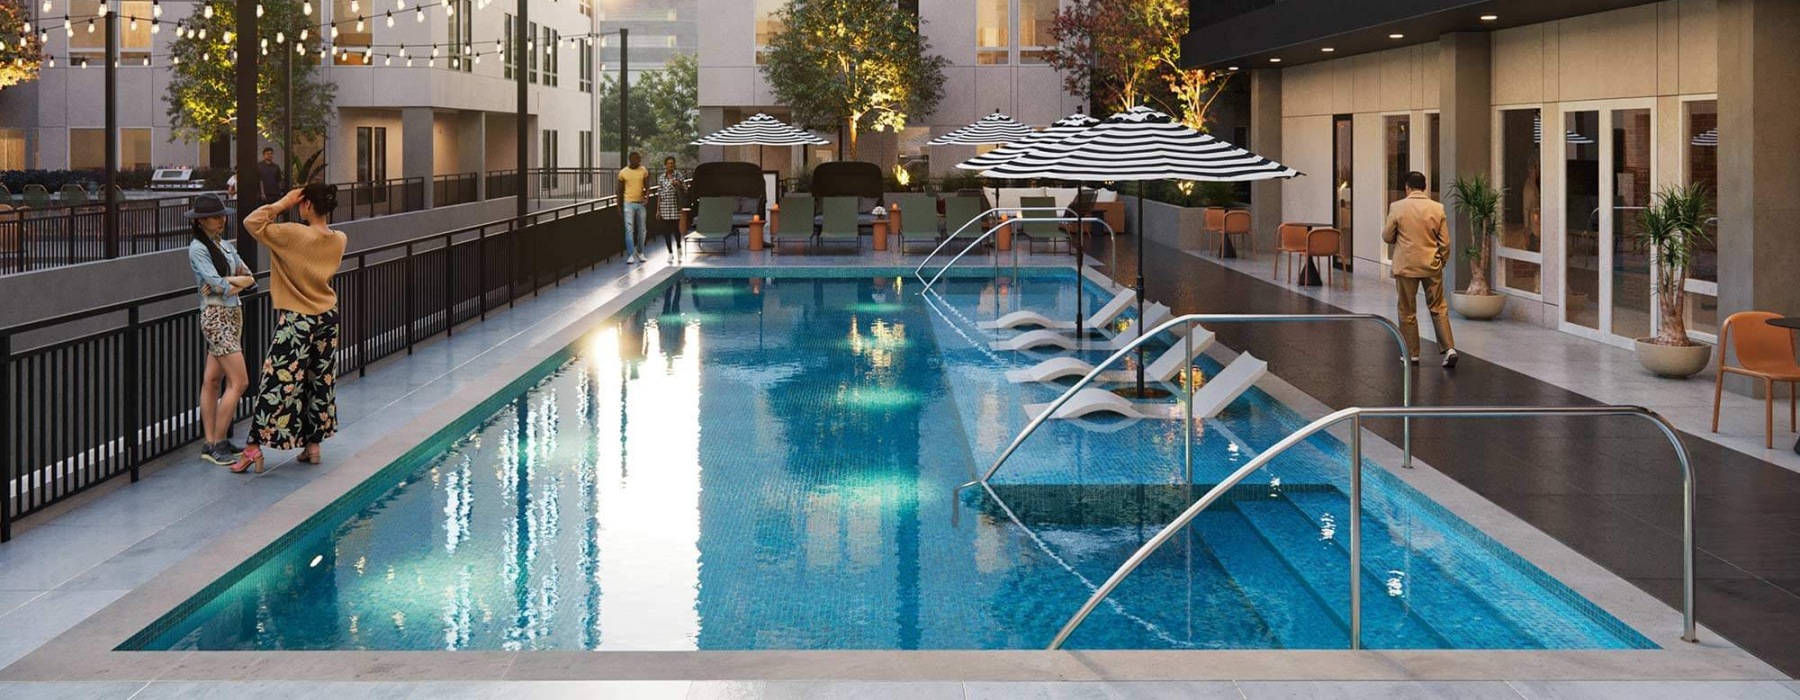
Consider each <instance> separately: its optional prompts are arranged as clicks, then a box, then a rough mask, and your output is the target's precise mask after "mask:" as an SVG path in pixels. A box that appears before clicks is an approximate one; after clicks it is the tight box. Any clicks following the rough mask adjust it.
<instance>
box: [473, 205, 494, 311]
mask: <svg viewBox="0 0 1800 700" xmlns="http://www.w3.org/2000/svg"><path fill="white" fill-rule="evenodd" d="M487 241H488V235H487V227H486V226H483V227H481V228H479V229H476V230H475V288H476V292H475V305H476V307H477V308H479V309H480V310H481V320H483V321H486V320H487V298H488V292H489V291H490V290H491V289H492V288H491V287H489V286H488V276H487V272H488V268H487V259H488V254H487Z"/></svg>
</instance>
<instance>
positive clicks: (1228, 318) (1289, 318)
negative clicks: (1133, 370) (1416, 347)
mask: <svg viewBox="0 0 1800 700" xmlns="http://www.w3.org/2000/svg"><path fill="white" fill-rule="evenodd" d="M1360 320H1370V321H1375V322H1376V323H1379V324H1381V327H1382V328H1386V329H1387V331H1388V333H1390V334H1392V335H1393V336H1394V342H1395V343H1397V344H1398V345H1399V347H1400V405H1401V406H1403V407H1410V406H1412V364H1411V363H1410V362H1409V361H1408V356H1407V351H1406V339H1405V338H1404V337H1402V336H1401V335H1400V327H1399V326H1396V325H1394V322H1393V321H1390V320H1388V319H1387V317H1386V316H1377V315H1375V314H1186V315H1183V316H1177V317H1175V318H1172V319H1169V320H1168V321H1165V322H1163V324H1162V325H1159V326H1157V327H1155V328H1152V329H1150V330H1149V331H1146V332H1145V333H1144V334H1143V335H1140V336H1138V337H1137V338H1136V339H1135V340H1132V341H1131V342H1130V343H1127V344H1126V345H1125V347H1122V348H1120V349H1119V350H1118V351H1117V352H1114V353H1113V354H1112V356H1111V357H1108V358H1106V360H1105V361H1103V362H1101V363H1100V364H1097V365H1094V368H1093V369H1092V370H1089V371H1088V373H1087V376H1084V377H1082V378H1081V381H1078V382H1075V384H1074V385H1073V386H1070V387H1069V388H1068V390H1067V391H1064V392H1063V393H1062V395H1061V396H1058V397H1056V400H1055V401H1051V402H1050V405H1049V407H1048V408H1046V409H1044V411H1043V412H1042V413H1039V414H1038V415H1037V416H1035V417H1033V418H1032V419H1031V422H1030V423H1027V424H1026V425H1025V429H1024V430H1021V431H1019V434H1018V436H1016V437H1014V438H1013V441H1012V444H1010V445H1007V446H1006V450H1005V451H1002V452H1001V453H1000V456H999V457H998V458H995V459H994V463H993V465H992V466H989V467H988V469H987V471H986V472H985V473H983V474H982V475H981V478H979V479H976V480H975V481H971V482H969V483H967V484H963V485H964V486H974V485H975V484H977V483H982V484H985V483H987V480H988V479H991V478H993V477H994V473H995V472H998V471H1000V465H1002V464H1005V463H1006V460H1007V458H1009V457H1011V456H1012V455H1013V453H1014V452H1016V451H1018V449H1019V445H1021V444H1024V442H1025V438H1028V437H1031V434H1032V433H1034V432H1037V429H1038V426H1041V425H1043V424H1044V421H1047V420H1049V419H1050V416H1052V415H1054V414H1055V413H1056V409H1059V408H1062V405H1063V404H1065V403H1068V402H1069V399H1071V398H1074V397H1075V394H1076V393H1077V392H1080V391H1081V390H1082V389H1084V388H1086V387H1087V385H1089V384H1092V383H1093V382H1094V380H1095V379H1096V378H1098V377H1099V376H1100V375H1101V373H1103V372H1105V371H1106V369H1107V368H1109V367H1111V366H1113V365H1114V364H1117V363H1118V361H1119V360H1121V359H1124V358H1125V356H1127V355H1130V354H1131V352H1132V351H1133V350H1136V349H1137V348H1138V346H1140V345H1143V344H1144V343H1146V342H1149V340H1150V339H1151V338H1154V337H1156V336H1157V335H1158V334H1160V333H1162V332H1163V331H1167V330H1169V329H1172V328H1174V327H1175V326H1177V325H1182V324H1187V325H1189V327H1190V330H1191V326H1192V324H1195V323H1203V324H1204V323H1260V322H1265V321H1267V322H1318V321H1360ZM1192 362H1193V361H1192V360H1189V363H1190V364H1191V363H1192ZM1190 384H1192V382H1190ZM1193 393H1194V392H1193V389H1192V387H1191V386H1190V387H1189V389H1188V392H1187V394H1188V398H1187V404H1188V405H1187V409H1186V410H1187V412H1188V413H1189V415H1186V418H1185V420H1188V421H1191V420H1192V416H1191V412H1192V410H1193ZM1184 425H1185V423H1184ZM1187 434H1188V435H1189V436H1190V437H1191V436H1192V435H1193V427H1192V426H1191V425H1189V426H1188V430H1187ZM1401 449H1402V450H1403V452H1404V455H1405V459H1404V461H1403V462H1402V466H1405V467H1411V466H1412V422H1411V421H1410V420H1409V421H1404V425H1403V429H1402V436H1401ZM1191 452H1192V451H1191V449H1190V450H1189V453H1190V456H1189V457H1188V459H1189V464H1188V465H1187V472H1188V473H1190V474H1191V473H1192V472H1193V464H1192V456H1191Z"/></svg>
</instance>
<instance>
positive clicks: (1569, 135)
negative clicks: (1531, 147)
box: [1531, 116, 1599, 146]
mask: <svg viewBox="0 0 1800 700" xmlns="http://www.w3.org/2000/svg"><path fill="white" fill-rule="evenodd" d="M1543 140H1544V119H1543V117H1542V116H1536V117H1532V118H1531V142H1532V143H1542V142H1543ZM1563 143H1566V144H1569V145H1571V146H1592V145H1594V144H1596V143H1599V142H1598V141H1595V140H1593V139H1591V138H1588V137H1586V136H1582V135H1581V134H1580V133H1579V132H1577V131H1575V130H1574V129H1570V130H1568V131H1566V132H1564V133H1563Z"/></svg>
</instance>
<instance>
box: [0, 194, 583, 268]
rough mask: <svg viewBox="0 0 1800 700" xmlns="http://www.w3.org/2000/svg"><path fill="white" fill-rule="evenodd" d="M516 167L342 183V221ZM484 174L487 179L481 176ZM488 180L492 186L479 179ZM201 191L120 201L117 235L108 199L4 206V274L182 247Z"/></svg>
mask: <svg viewBox="0 0 1800 700" xmlns="http://www.w3.org/2000/svg"><path fill="white" fill-rule="evenodd" d="M518 172H519V171H518V170H496V171H489V172H487V173H456V174H451V175H438V176H436V177H433V178H431V179H430V181H427V180H426V179H425V178H422V177H412V178H401V179H397V180H387V181H383V182H344V183H337V187H338V209H337V212H336V214H335V215H334V218H335V220H336V221H337V222H339V223H343V222H346V221H359V220H362V219H370V218H374V217H377V216H388V215H392V214H403V213H407V212H414V211H420V210H423V209H425V208H426V207H425V192H426V188H427V187H429V188H431V193H432V198H431V199H432V206H433V207H447V206H454V205H457V204H468V203H471V202H478V201H484V200H489V199H497V198H501V197H511V196H514V195H516V194H518V192H519V183H518ZM614 172H616V171H614V170H610V169H608V170H598V169H592V168H588V169H571V168H562V169H547V170H546V169H533V170H530V171H528V172H527V175H528V179H529V180H530V181H531V182H530V183H529V191H530V192H531V195H532V197H534V198H536V199H539V200H551V201H556V200H566V201H570V202H573V201H578V200H584V199H595V198H597V197H600V196H605V195H608V194H611V193H612V192H613V189H612V182H613V173H614ZM484 178H485V183H484V182H483V180H484ZM483 184H485V185H486V192H485V194H484V192H483V191H482V188H481V185H483ZM195 196H196V195H191V194H187V195H179V196H173V197H161V198H157V199H131V200H121V201H120V202H119V235H118V238H117V239H116V240H114V239H112V238H110V237H108V236H107V235H106V205H105V202H104V201H99V200H96V201H94V202H92V203H87V204H78V205H56V206H50V207H44V208H34V209H22V210H13V211H0V275H5V274H13V273H19V272H30V271H33V270H47V269H50V268H55V267H62V266H65V265H74V264H77V263H84V262H93V261H96V260H109V259H112V258H118V257H124V256H127V255H137V254H140V253H154V252H157V251H160V250H170V249H174V248H184V247H186V246H187V244H188V241H189V240H190V238H189V233H188V223H187V220H186V219H184V218H182V216H181V213H182V212H184V211H187V210H188V208H189V206H190V203H191V202H192V201H193V198H194V197H195Z"/></svg>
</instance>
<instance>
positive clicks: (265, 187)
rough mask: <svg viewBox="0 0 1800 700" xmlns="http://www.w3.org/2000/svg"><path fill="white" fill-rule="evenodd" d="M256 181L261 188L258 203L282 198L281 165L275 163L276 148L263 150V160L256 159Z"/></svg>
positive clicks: (258, 193)
mask: <svg viewBox="0 0 1800 700" xmlns="http://www.w3.org/2000/svg"><path fill="white" fill-rule="evenodd" d="M256 182H257V186H258V187H260V188H261V189H260V190H258V191H257V193H256V201H257V203H258V204H269V203H271V202H274V201H275V200H277V199H280V198H281V166H279V165H276V164H275V149H273V148H265V149H263V150H262V160H259V161H256Z"/></svg>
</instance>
